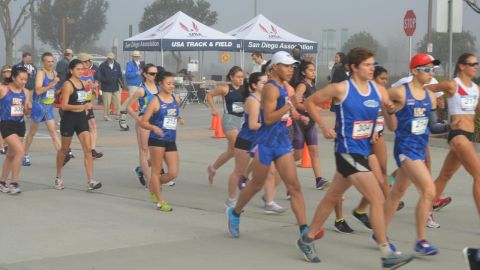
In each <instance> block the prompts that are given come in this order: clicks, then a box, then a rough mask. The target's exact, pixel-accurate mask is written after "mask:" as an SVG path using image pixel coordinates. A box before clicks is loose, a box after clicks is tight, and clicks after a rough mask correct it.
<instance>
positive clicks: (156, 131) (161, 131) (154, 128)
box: [152, 126, 165, 137]
mask: <svg viewBox="0 0 480 270" xmlns="http://www.w3.org/2000/svg"><path fill="white" fill-rule="evenodd" d="M152 131H153V133H155V134H157V135H158V136H160V137H164V136H165V133H163V130H162V129H161V128H159V127H157V126H154V127H153V129H152Z"/></svg>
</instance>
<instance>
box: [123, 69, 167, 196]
mask: <svg viewBox="0 0 480 270" xmlns="http://www.w3.org/2000/svg"><path fill="white" fill-rule="evenodd" d="M157 74H158V69H157V67H156V66H155V65H153V64H146V65H145V66H144V67H143V69H142V77H143V84H142V85H141V86H139V87H138V88H137V91H135V94H134V95H133V96H132V97H130V98H129V103H128V105H127V112H128V114H130V116H131V117H132V118H133V119H134V120H135V131H136V134H137V143H138V156H139V166H137V167H136V168H135V169H134V172H135V174H136V175H137V177H138V180H139V182H140V184H141V185H142V186H144V187H147V186H148V181H149V179H150V168H149V166H148V159H149V155H148V138H149V131H148V130H146V129H144V128H142V127H141V126H140V122H141V121H142V118H143V114H144V112H145V110H146V109H147V107H148V104H149V102H150V101H151V100H152V99H153V98H154V96H155V95H156V94H158V93H159V89H160V87H159V86H158V85H157V83H156V81H155V78H156V76H157ZM135 102H138V110H139V113H138V114H137V112H135V110H134V109H133V104H134V103H135ZM152 198H153V197H152Z"/></svg>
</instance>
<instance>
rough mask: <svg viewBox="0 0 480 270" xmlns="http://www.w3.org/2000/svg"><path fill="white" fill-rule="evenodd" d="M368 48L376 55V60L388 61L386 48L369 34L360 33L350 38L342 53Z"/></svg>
mask: <svg viewBox="0 0 480 270" xmlns="http://www.w3.org/2000/svg"><path fill="white" fill-rule="evenodd" d="M357 47H360V48H367V49H370V50H371V51H372V52H374V53H375V55H376V60H378V61H380V62H386V61H387V52H386V50H385V48H384V47H383V46H382V45H381V44H380V43H379V42H378V41H377V40H376V39H375V38H373V36H372V35H371V34H370V33H368V32H359V33H356V34H353V35H351V36H350V38H349V39H348V40H347V41H346V42H345V44H343V46H342V52H344V53H345V54H347V53H348V51H350V50H351V49H353V48H357Z"/></svg>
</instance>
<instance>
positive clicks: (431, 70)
mask: <svg viewBox="0 0 480 270" xmlns="http://www.w3.org/2000/svg"><path fill="white" fill-rule="evenodd" d="M415 69H416V70H421V71H423V72H426V73H430V72H435V68H433V67H416V68H415Z"/></svg>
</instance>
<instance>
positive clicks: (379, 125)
mask: <svg viewBox="0 0 480 270" xmlns="http://www.w3.org/2000/svg"><path fill="white" fill-rule="evenodd" d="M384 126H385V118H384V117H383V116H379V117H378V118H377V124H376V125H375V132H379V131H382V130H383V129H384Z"/></svg>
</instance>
